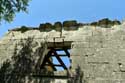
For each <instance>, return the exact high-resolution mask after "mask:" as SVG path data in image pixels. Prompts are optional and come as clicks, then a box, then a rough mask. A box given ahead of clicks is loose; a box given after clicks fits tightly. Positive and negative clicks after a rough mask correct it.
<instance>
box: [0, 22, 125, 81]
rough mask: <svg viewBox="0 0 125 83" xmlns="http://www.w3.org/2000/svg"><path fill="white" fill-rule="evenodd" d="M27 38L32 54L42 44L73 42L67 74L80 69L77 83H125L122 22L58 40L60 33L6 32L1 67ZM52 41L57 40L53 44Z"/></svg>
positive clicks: (64, 35) (0, 52)
mask: <svg viewBox="0 0 125 83" xmlns="http://www.w3.org/2000/svg"><path fill="white" fill-rule="evenodd" d="M29 37H33V46H34V47H33V48H32V49H33V52H34V51H35V49H36V48H38V47H39V46H40V43H41V42H66V41H72V43H71V54H70V58H71V60H72V61H71V70H70V71H71V72H74V71H75V70H76V69H77V67H80V69H81V70H80V71H81V72H82V74H83V75H82V76H81V77H82V78H81V79H82V81H81V82H78V83H125V23H124V22H123V23H122V24H121V25H114V26H112V27H111V28H102V27H95V26H83V27H79V29H78V30H73V31H65V30H63V31H62V36H61V37H60V32H58V31H55V30H51V31H49V32H46V31H44V32H40V31H38V30H29V31H26V32H24V33H21V32H19V31H9V32H7V33H6V34H5V35H4V37H3V38H1V40H0V66H2V63H3V62H4V61H6V60H7V59H11V57H12V56H13V53H14V47H15V45H17V46H18V44H19V42H20V40H25V39H27V38H29ZM53 38H56V39H55V41H54V40H53ZM62 39H63V40H64V41H62ZM18 48H19V49H20V47H18ZM80 75H81V74H80ZM42 83H44V82H42ZM51 83H68V82H67V79H65V80H64V79H62V80H61V79H58V80H57V79H56V80H55V81H53V82H51Z"/></svg>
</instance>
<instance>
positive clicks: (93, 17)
mask: <svg viewBox="0 0 125 83" xmlns="http://www.w3.org/2000/svg"><path fill="white" fill-rule="evenodd" d="M124 3H125V0H32V1H30V3H29V7H28V11H29V12H28V14H26V13H18V14H16V17H15V18H14V21H13V22H11V23H7V22H2V24H1V25H0V28H1V29H0V37H2V36H3V35H4V34H5V32H7V31H8V29H12V28H16V27H19V26H23V25H25V26H33V27H36V26H39V24H40V23H45V22H51V23H54V22H56V21H61V22H63V21H65V20H77V21H78V22H83V23H84V22H92V21H97V20H99V19H102V18H110V19H118V20H123V19H124V18H125V11H124V10H125V6H124Z"/></svg>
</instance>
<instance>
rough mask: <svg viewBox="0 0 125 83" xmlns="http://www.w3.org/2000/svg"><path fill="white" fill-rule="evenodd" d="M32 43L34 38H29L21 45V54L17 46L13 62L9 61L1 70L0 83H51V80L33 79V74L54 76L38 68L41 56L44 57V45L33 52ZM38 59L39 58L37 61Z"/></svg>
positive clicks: (12, 58)
mask: <svg viewBox="0 0 125 83" xmlns="http://www.w3.org/2000/svg"><path fill="white" fill-rule="evenodd" d="M32 41H33V38H28V39H27V40H26V42H25V43H21V45H22V48H21V50H20V51H19V52H17V46H15V51H14V55H13V56H12V57H11V60H9V59H7V60H6V61H5V62H4V63H3V64H2V66H1V68H0V83H25V82H26V83H31V82H32V83H50V81H51V80H50V79H42V78H40V79H35V78H33V77H32V75H33V74H48V73H49V74H53V72H48V71H47V69H42V70H40V69H39V68H38V66H39V64H40V63H39V62H40V60H41V56H43V52H44V44H41V47H39V48H37V50H36V52H33V50H32ZM36 57H39V58H38V59H36ZM36 60H37V61H36Z"/></svg>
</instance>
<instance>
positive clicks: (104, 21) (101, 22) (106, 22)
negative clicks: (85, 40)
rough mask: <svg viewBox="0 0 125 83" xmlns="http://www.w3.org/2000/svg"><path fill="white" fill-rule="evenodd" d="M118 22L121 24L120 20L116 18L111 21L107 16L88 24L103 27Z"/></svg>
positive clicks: (108, 26) (117, 23)
mask: <svg viewBox="0 0 125 83" xmlns="http://www.w3.org/2000/svg"><path fill="white" fill-rule="evenodd" d="M120 24H121V22H120V21H118V20H113V21H112V20H110V19H108V18H104V19H101V20H99V21H98V22H92V23H90V25H92V26H100V27H105V28H110V27H111V26H114V25H120Z"/></svg>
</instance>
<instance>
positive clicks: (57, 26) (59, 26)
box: [53, 22, 62, 31]
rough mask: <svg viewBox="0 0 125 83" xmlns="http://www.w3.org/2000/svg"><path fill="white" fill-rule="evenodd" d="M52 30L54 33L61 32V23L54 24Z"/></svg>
mask: <svg viewBox="0 0 125 83" xmlns="http://www.w3.org/2000/svg"><path fill="white" fill-rule="evenodd" d="M53 28H54V29H55V30H56V31H61V29H62V23H61V22H55V23H54V25H53Z"/></svg>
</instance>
